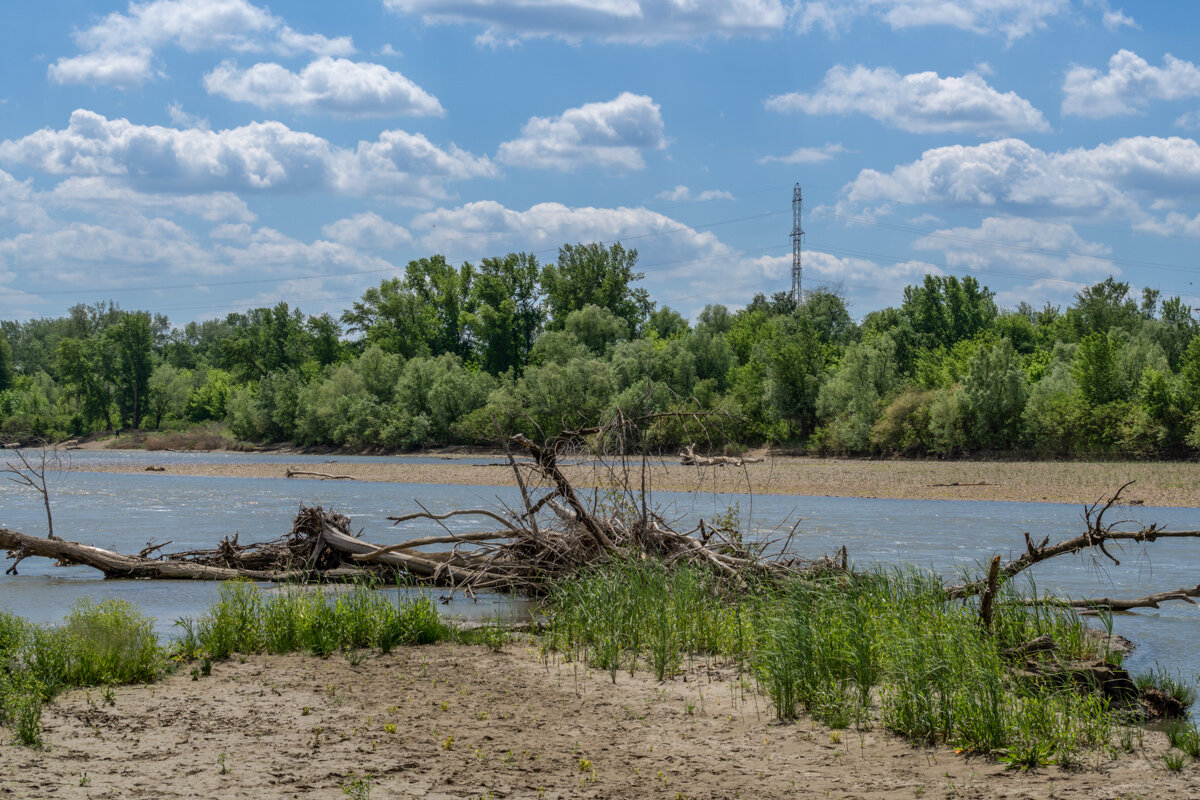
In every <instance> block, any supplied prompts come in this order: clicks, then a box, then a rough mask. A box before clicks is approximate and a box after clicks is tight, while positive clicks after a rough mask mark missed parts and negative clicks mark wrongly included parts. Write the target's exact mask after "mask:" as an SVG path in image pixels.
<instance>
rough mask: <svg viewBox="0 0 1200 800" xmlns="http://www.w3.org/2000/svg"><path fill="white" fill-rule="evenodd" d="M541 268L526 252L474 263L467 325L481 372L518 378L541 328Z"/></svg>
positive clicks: (542, 311) (543, 323)
mask: <svg viewBox="0 0 1200 800" xmlns="http://www.w3.org/2000/svg"><path fill="white" fill-rule="evenodd" d="M541 271H542V268H541V266H540V265H539V264H538V260H537V258H536V257H534V256H533V255H531V254H529V253H509V254H508V255H506V256H504V257H503V258H485V259H483V261H481V262H480V263H479V269H478V271H477V272H476V274H475V280H474V282H473V283H472V285H471V292H472V301H471V305H472V307H473V308H474V311H473V312H472V313H471V314H470V315H469V317H468V324H469V325H470V326H471V330H472V332H473V333H474V335H475V338H476V339H477V340H478V341H479V347H480V356H481V358H482V361H483V367H484V369H486V370H487V371H488V372H490V373H492V374H493V375H498V374H500V373H501V372H504V371H506V370H509V369H511V370H513V371H514V372H515V373H517V374H520V373H521V371H522V370H524V368H525V363H526V361H528V360H529V351H530V350H532V349H533V342H534V340H535V339H536V338H537V335H538V334H539V333H540V332H541V330H542V327H543V326H544V325H545V323H546V312H545V309H544V308H543V306H542V291H541V285H540V283H539V282H538V279H539V277H540V276H541Z"/></svg>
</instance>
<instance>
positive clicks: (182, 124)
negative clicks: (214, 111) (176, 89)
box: [167, 102, 209, 130]
mask: <svg viewBox="0 0 1200 800" xmlns="http://www.w3.org/2000/svg"><path fill="white" fill-rule="evenodd" d="M167 115H168V116H169V117H170V118H171V124H172V125H174V126H175V127H176V128H201V129H203V130H208V128H209V125H208V118H207V117H198V116H196V115H195V114H189V113H188V112H186V111H184V110H183V105H182V104H181V103H179V102H174V103H171V104H170V105H169V106H167Z"/></svg>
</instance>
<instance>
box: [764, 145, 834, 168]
mask: <svg viewBox="0 0 1200 800" xmlns="http://www.w3.org/2000/svg"><path fill="white" fill-rule="evenodd" d="M845 152H846V148H845V147H842V145H841V144H833V143H831V142H826V143H825V145H824V146H823V147H797V148H796V149H795V150H793V151H792V152H790V153H788V154H787V155H786V156H763V157H762V158H760V159H758V163H759V164H821V163H824V162H826V161H832V160H833V159H835V158H837V157H838V156H839V155H841V154H842V153H845Z"/></svg>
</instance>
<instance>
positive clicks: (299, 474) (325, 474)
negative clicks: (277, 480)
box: [284, 469, 355, 481]
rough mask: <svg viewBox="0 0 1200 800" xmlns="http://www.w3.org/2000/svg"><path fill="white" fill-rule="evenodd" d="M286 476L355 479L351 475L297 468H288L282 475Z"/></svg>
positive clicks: (338, 479)
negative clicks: (306, 470) (307, 470)
mask: <svg viewBox="0 0 1200 800" xmlns="http://www.w3.org/2000/svg"><path fill="white" fill-rule="evenodd" d="M284 477H287V478H324V479H325V480H330V481H352V480H355V477H354V476H353V475H330V474H329V473H328V472H304V471H302V470H298V469H289V470H288V471H287V474H286V475H285V476H284Z"/></svg>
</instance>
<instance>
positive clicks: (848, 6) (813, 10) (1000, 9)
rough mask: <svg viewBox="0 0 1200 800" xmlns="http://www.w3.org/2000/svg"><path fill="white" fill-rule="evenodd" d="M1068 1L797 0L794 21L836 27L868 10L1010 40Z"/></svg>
mask: <svg viewBox="0 0 1200 800" xmlns="http://www.w3.org/2000/svg"><path fill="white" fill-rule="evenodd" d="M1070 6H1071V3H1070V0H953V2H950V1H948V0H814V2H809V3H805V4H804V5H803V6H802V8H801V9H800V12H799V15H798V24H799V27H800V29H801V30H805V31H807V30H810V29H812V28H814V27H821V28H824V29H826V30H827V31H829V32H830V33H836V32H838V31H840V30H843V29H845V28H846V27H847V26H849V25H850V24H851V23H852V22H853V21H854V20H855V19H857V18H859V17H863V16H868V15H870V16H878V17H880V18H882V19H883V21H884V22H886V23H887V24H888V25H890V26H891V27H892V28H894V29H904V28H918V27H926V26H932V25H948V26H950V27H952V28H958V29H960V30H964V31H970V32H972V33H980V34H993V33H1000V34H1003V35H1004V36H1005V37H1006V38H1007V39H1008V40H1009V41H1010V42H1011V41H1014V40H1016V39H1020V38H1022V37H1025V36H1028V35H1030V34H1031V33H1034V32H1035V31H1039V30H1043V29H1045V27H1046V23H1047V21H1048V20H1049V19H1051V18H1053V17H1056V16H1058V15H1060V14H1063V13H1064V12H1066V11H1067V10H1068V9H1069V8H1070Z"/></svg>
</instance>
